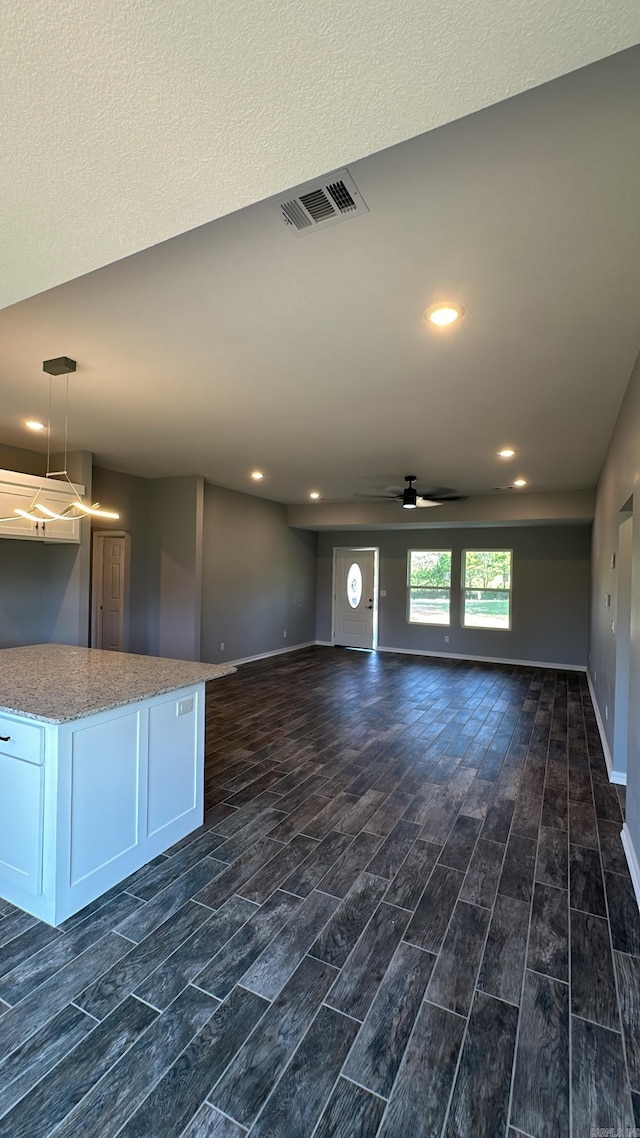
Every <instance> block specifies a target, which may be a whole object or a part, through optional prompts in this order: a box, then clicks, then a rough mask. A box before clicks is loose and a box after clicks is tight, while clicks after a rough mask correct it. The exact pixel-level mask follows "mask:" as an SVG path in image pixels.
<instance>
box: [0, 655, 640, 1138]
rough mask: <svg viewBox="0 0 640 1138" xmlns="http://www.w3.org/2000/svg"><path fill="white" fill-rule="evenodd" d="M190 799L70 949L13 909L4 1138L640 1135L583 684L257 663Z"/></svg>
mask: <svg viewBox="0 0 640 1138" xmlns="http://www.w3.org/2000/svg"><path fill="white" fill-rule="evenodd" d="M206 801H207V813H206V817H205V822H204V825H203V826H202V827H201V828H200V829H199V830H198V831H196V832H195V833H194V834H192V835H189V837H188V838H187V839H185V840H183V841H182V842H179V843H178V844H177V845H176V846H175V847H174V848H173V849H172V850H169V851H168V853H167V855H163V856H161V857H159V858H156V859H155V861H154V862H153V863H152V864H151V865H150V866H145V867H144V869H141V870H139V871H138V872H137V873H135V874H133V875H132V876H131V877H130V878H128V879H127V880H126V881H125V882H123V883H122V884H121V885H120V886H119V887H117V888H115V889H113V890H111V892H110V893H109V894H107V895H105V896H104V897H102V898H100V899H99V900H98V901H96V902H94V903H93V904H92V905H90V906H88V908H87V909H86V910H84V911H83V912H82V913H79V914H77V915H76V916H74V917H73V918H71V919H70V920H69V921H67V922H66V923H65V924H64V925H62V926H61V928H60V929H57V930H55V929H50V928H48V926H46V925H43V924H41V923H40V922H38V921H36V920H34V919H33V918H31V917H28V916H27V915H26V914H23V913H20V912H19V911H18V910H16V909H13V908H12V906H10V905H8V904H6V903H4V902H2V903H0V1138H21V1136H25V1138H116V1135H120V1136H122V1138H214V1136H220V1138H243V1136H246V1135H247V1134H251V1135H252V1136H253V1138H267V1136H269V1138H375V1136H376V1135H377V1136H378V1138H523V1136H524V1138H586V1136H588V1135H590V1134H595V1133H596V1132H597V1133H602V1134H604V1133H610V1134H618V1133H620V1134H625V1135H627V1134H632V1133H635V1132H636V1131H634V1129H633V1128H634V1126H636V1125H638V1126H640V916H639V914H638V909H637V906H636V902H635V897H634V894H633V889H632V886H631V880H630V877H629V874H628V870H627V866H626V862H625V858H624V854H623V851H622V846H621V842H620V829H621V824H622V820H623V809H624V795H623V792H622V791H621V789H620V788H616V787H614V786H611V785H610V784H609V782H608V779H607V773H606V768H605V764H604V759H603V755H602V750H601V746H600V742H599V738H598V733H597V729H596V724H595V719H594V713H593V708H592V706H591V702H590V699H589V694H588V690H587V686H586V681H585V679H584V677H583V676H581V675H579V674H576V673H566V672H555V671H552V670H547V671H542V670H535V669H531V668H517V667H513V668H511V667H507V666H497V665H482V664H471V663H465V662H460V661H456V662H454V661H444V660H442V661H437V660H427V659H420V658H416V657H410V656H400V655H398V656H394V655H392V654H386V653H385V654H381V655H380V656H377V655H375V654H369V653H363V652H351V651H347V650H340V649H329V648H312V649H305V650H303V651H300V652H294V653H291V654H290V655H287V656H281V657H276V658H274V659H272V660H267V661H258V662H256V663H253V664H249V665H245V666H243V667H242V668H241V669H240V670H239V672H238V673H237V675H235V676H233V677H230V678H228V679H225V680H223V681H219V682H217V683H213V684H211V686H210V691H209V693H208V702H207V762H206ZM634 1109H635V1110H636V1112H637V1117H636V1119H635V1120H634ZM638 1133H640V1130H639V1131H638Z"/></svg>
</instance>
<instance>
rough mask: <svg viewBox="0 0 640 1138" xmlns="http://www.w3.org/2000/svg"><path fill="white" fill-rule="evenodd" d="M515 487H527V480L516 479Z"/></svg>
mask: <svg viewBox="0 0 640 1138" xmlns="http://www.w3.org/2000/svg"><path fill="white" fill-rule="evenodd" d="M513 485H514V486H526V485H527V480H526V478H514V481H513Z"/></svg>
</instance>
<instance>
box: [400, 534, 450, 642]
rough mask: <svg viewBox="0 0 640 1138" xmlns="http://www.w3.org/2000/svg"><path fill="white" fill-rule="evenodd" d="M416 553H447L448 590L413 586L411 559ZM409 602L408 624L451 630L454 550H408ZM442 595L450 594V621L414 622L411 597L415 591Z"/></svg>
mask: <svg viewBox="0 0 640 1138" xmlns="http://www.w3.org/2000/svg"><path fill="white" fill-rule="evenodd" d="M414 553H437V554H442V553H447V554H448V555H449V585H448V588H445V587H444V586H439V585H434V586H431V585H412V584H411V558H412V556H413V554H414ZM406 588H407V602H406V620H407V624H413V625H419V626H420V627H422V628H451V600H452V597H451V594H452V590H453V550H452V549H408V550H407V578H406ZM431 588H433V589H434V591H438V592H441V593H448V596H449V619H448V620H446V621H443V620H437V621H436V620H412V619H411V595H412V592H413V590H414V589H431Z"/></svg>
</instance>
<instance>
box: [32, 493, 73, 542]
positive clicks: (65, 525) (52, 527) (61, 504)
mask: <svg viewBox="0 0 640 1138" xmlns="http://www.w3.org/2000/svg"><path fill="white" fill-rule="evenodd" d="M73 500H74V497H72V496H71V495H70V494H61V493H60V491H57V492H56V491H55V490H46V489H45V490H43V492H42V494H41V495H40V498H39V501H40V502H42V504H43V506H47V507H48V508H49V509H50V510H52V511H53V513H54V514H60V513H62V511H63V510H66V508H67V506H68V505H69V503H70V502H72V501H73ZM76 500H77V499H76ZM40 535H41V536H44V539H45V541H56V542H64V541H68V542H72V543H75V544H76V545H77V544H78V543H79V541H80V518H75V519H74V520H73V521H57V520H56V519H55V518H48V519H46V520H45V522H44V527H43V529H41V531H40Z"/></svg>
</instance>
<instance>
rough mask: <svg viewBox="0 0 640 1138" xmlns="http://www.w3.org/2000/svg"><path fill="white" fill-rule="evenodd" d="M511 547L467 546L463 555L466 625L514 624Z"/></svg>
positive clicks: (492, 626)
mask: <svg viewBox="0 0 640 1138" xmlns="http://www.w3.org/2000/svg"><path fill="white" fill-rule="evenodd" d="M512 560H513V555H512V552H511V550H510V549H482V550H473V549H467V550H465V552H464V554H463V562H462V565H463V569H462V579H463V618H462V623H463V625H464V626H465V628H502V629H509V628H510V627H511V566H512Z"/></svg>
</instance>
